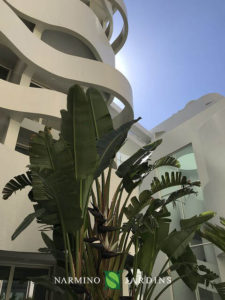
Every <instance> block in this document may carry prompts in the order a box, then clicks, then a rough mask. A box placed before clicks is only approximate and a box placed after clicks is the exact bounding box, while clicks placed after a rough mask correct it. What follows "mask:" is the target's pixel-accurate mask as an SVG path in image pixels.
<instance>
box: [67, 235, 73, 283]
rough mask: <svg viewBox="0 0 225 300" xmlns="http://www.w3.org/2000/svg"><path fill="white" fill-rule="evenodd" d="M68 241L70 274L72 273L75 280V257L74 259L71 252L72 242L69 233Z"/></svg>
mask: <svg viewBox="0 0 225 300" xmlns="http://www.w3.org/2000/svg"><path fill="white" fill-rule="evenodd" d="M66 241H67V246H68V255H69V266H70V272H71V275H72V277H73V279H75V270H74V265H73V257H72V252H71V247H70V240H69V235H68V233H67V234H66Z"/></svg>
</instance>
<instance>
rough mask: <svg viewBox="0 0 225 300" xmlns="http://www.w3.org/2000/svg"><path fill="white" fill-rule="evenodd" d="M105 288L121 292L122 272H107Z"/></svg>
mask: <svg viewBox="0 0 225 300" xmlns="http://www.w3.org/2000/svg"><path fill="white" fill-rule="evenodd" d="M105 287H106V288H110V289H112V290H120V272H113V271H105Z"/></svg>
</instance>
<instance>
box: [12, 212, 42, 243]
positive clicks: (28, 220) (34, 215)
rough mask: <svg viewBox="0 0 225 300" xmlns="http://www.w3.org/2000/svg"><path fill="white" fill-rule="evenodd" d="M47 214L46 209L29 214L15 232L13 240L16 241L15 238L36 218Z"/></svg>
mask: <svg viewBox="0 0 225 300" xmlns="http://www.w3.org/2000/svg"><path fill="white" fill-rule="evenodd" d="M44 212H45V210H44V209H39V210H37V211H35V212H34V213H31V214H29V215H28V216H26V218H25V219H24V220H23V222H22V223H21V224H20V225H19V226H18V227H17V228H16V230H15V232H14V233H13V235H12V237H11V239H12V240H15V238H16V237H17V236H18V235H19V234H20V233H21V232H22V231H24V229H26V228H27V227H28V226H29V225H30V224H31V223H32V222H33V220H34V219H35V218H38V217H41V215H42V214H43V213H44Z"/></svg>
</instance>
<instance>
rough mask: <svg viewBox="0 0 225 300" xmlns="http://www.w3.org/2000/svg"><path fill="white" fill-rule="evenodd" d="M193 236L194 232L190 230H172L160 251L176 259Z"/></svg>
mask: <svg viewBox="0 0 225 300" xmlns="http://www.w3.org/2000/svg"><path fill="white" fill-rule="evenodd" d="M194 234H195V231H193V230H191V229H189V230H183V231H177V230H174V231H173V232H171V233H170V234H169V236H168V237H167V238H166V239H165V240H164V241H163V243H162V247H161V250H162V251H163V252H164V253H166V255H167V256H168V257H174V258H175V259H177V258H178V257H179V256H181V255H182V254H183V253H184V251H185V250H186V248H187V246H188V245H189V243H190V242H191V240H192V239H193V237H194Z"/></svg>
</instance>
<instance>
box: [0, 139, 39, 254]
mask: <svg viewBox="0 0 225 300" xmlns="http://www.w3.org/2000/svg"><path fill="white" fill-rule="evenodd" d="M0 158H1V161H0V192H2V189H3V187H4V186H5V184H6V183H7V182H8V181H9V180H10V179H12V178H13V177H14V176H16V175H19V174H23V173H24V172H26V171H27V169H26V166H27V165H28V164H29V160H28V157H27V156H26V155H23V154H20V153H19V152H16V151H14V149H10V148H8V147H7V146H6V145H2V144H0ZM28 192H29V188H26V189H24V190H22V191H18V192H17V193H16V194H13V195H12V196H11V197H10V198H9V199H7V200H2V199H1V200H0V228H1V230H0V249H1V250H8V251H21V252H23V251H24V252H37V251H38V249H39V248H41V247H44V244H43V242H42V238H41V234H40V232H39V231H38V227H39V225H38V224H37V223H36V221H33V223H32V224H31V225H30V226H29V227H28V228H27V229H26V230H24V232H23V233H21V235H19V236H18V237H17V238H16V239H15V240H14V241H11V236H12V234H13V233H14V231H15V229H16V228H17V226H18V225H20V223H21V222H22V221H23V219H24V218H25V217H26V216H27V215H28V214H29V213H31V212H33V211H34V210H33V206H32V203H31V201H30V200H29V198H28V196H27V193H28ZM1 198H2V197H1Z"/></svg>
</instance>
